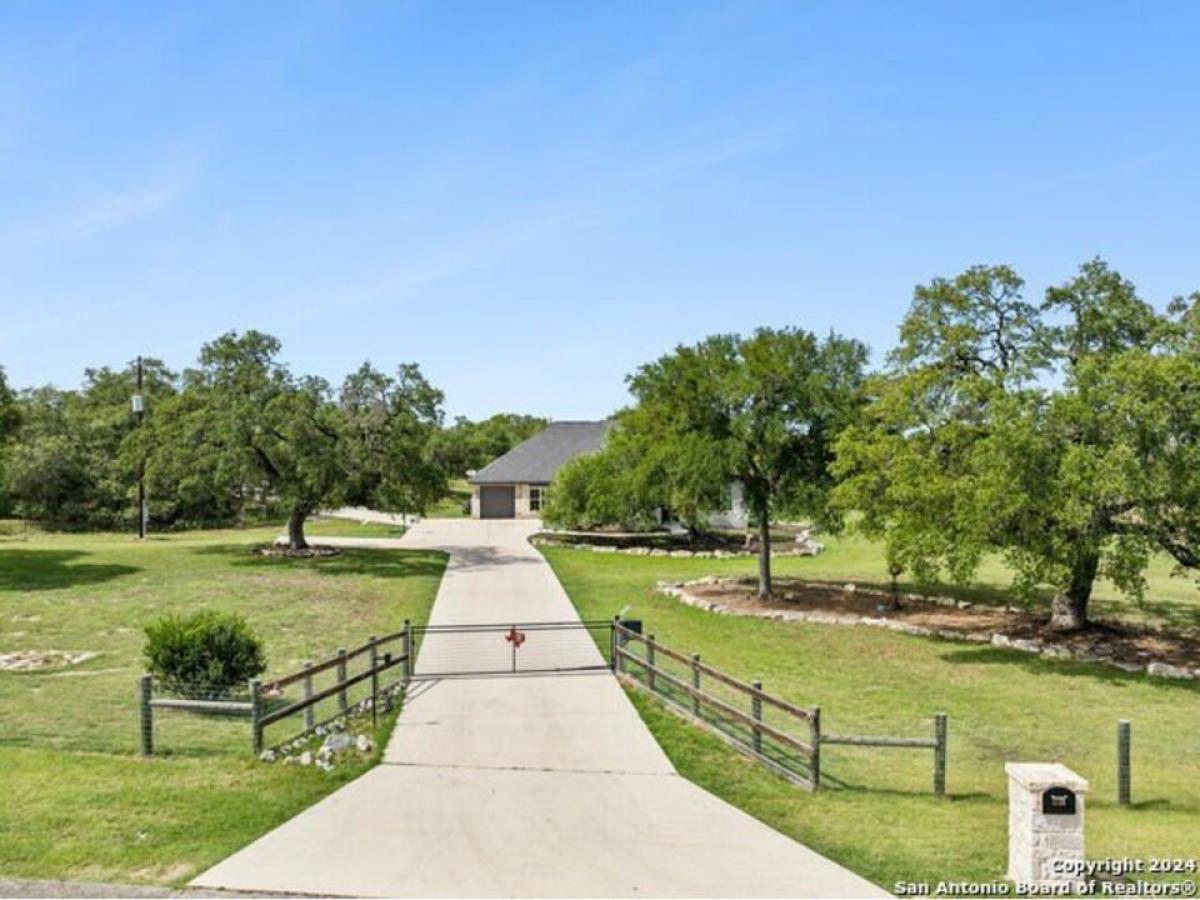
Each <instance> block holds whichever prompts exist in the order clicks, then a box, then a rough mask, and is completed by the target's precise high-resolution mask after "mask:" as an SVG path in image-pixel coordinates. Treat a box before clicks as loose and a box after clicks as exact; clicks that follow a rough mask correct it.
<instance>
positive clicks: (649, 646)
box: [646, 634, 654, 694]
mask: <svg viewBox="0 0 1200 900" xmlns="http://www.w3.org/2000/svg"><path fill="white" fill-rule="evenodd" d="M646 663H647V664H648V666H649V667H648V668H647V669H646V681H647V683H648V684H649V685H650V693H652V694H653V693H654V635H652V634H648V635H646Z"/></svg>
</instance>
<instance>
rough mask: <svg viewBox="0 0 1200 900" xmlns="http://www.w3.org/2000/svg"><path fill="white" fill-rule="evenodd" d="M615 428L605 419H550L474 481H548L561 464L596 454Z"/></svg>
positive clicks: (544, 482)
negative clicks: (575, 420)
mask: <svg viewBox="0 0 1200 900" xmlns="http://www.w3.org/2000/svg"><path fill="white" fill-rule="evenodd" d="M612 427H613V422H612V421H611V420H606V421H603V422H551V423H550V424H549V425H547V426H546V427H545V428H543V429H542V430H541V431H539V432H538V433H537V434H535V435H533V436H532V437H530V438H529V439H528V440H526V441H523V442H521V443H520V444H517V446H515V447H513V448H512V449H511V450H509V451H508V452H507V453H505V454H504V455H503V456H501V457H498V458H496V459H494V460H492V461H491V462H490V463H488V464H487V465H486V466H484V467H483V468H482V469H480V470H479V471H478V472H476V473H475V475H474V476H472V478H471V479H470V481H471V483H472V484H549V483H550V482H551V481H553V480H554V475H555V473H556V472H558V470H559V469H560V468H562V466H563V465H564V464H565V463H567V462H569V461H570V460H572V459H574V458H575V457H576V456H580V455H582V454H584V453H595V452H596V451H597V450H599V449H600V448H601V447H603V446H604V440H605V438H606V437H607V436H608V432H609V430H610V429H611V428H612Z"/></svg>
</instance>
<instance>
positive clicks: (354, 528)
mask: <svg viewBox="0 0 1200 900" xmlns="http://www.w3.org/2000/svg"><path fill="white" fill-rule="evenodd" d="M280 530H281V531H282V530H283V529H282V528H281V529H280ZM407 530H408V529H407V528H405V527H404V526H403V525H389V524H387V523H386V522H358V521H355V520H354V519H333V518H323V519H313V520H312V521H310V522H308V523H307V524H306V525H305V526H304V534H305V535H306V536H307V537H383V538H398V537H404V532H405V531H407Z"/></svg>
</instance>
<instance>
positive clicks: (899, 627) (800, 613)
mask: <svg viewBox="0 0 1200 900" xmlns="http://www.w3.org/2000/svg"><path fill="white" fill-rule="evenodd" d="M747 583H753V580H752V579H746V578H718V577H716V576H713V575H710V576H708V577H706V578H699V579H696V580H694V581H660V582H658V591H659V593H662V594H666V595H667V596H669V597H674V598H676V599H677V600H679V601H680V602H681V603H684V604H686V605H688V606H693V607H696V608H697V609H703V610H706V611H708V612H712V613H717V614H718V615H732V616H749V617H752V618H759V619H774V620H777V621H785V622H813V623H815V624H818V625H866V626H868V627H872V628H883V629H886V630H888V631H898V632H900V633H902V634H911V635H917V636H921V637H938V638H942V639H943V640H948V641H969V642H974V643H981V644H992V645H993V646H995V647H1003V648H1005V649H1009V650H1020V651H1022V652H1025V653H1035V654H1038V655H1040V656H1044V657H1046V658H1047V659H1073V660H1076V661H1077V662H1087V663H1100V664H1103V665H1108V666H1114V667H1116V668H1118V669H1121V670H1123V671H1125V672H1131V673H1142V674H1146V675H1149V676H1150V677H1152V678H1168V679H1178V680H1194V679H1200V668H1195V669H1189V668H1186V667H1184V666H1175V665H1171V664H1169V663H1165V662H1150V663H1147V664H1142V663H1131V662H1125V661H1123V660H1116V659H1112V658H1110V657H1107V656H1105V655H1103V654H1102V653H1097V652H1095V651H1084V652H1077V651H1075V650H1074V649H1072V648H1070V647H1063V646H1060V645H1057V644H1047V643H1045V642H1043V641H1038V640H1031V639H1028V638H1014V637H1009V636H1008V635H1006V634H1001V633H999V632H993V631H974V632H970V631H968V632H962V631H955V630H953V629H948V628H929V627H926V626H924V625H913V624H911V623H909V622H899V621H896V620H894V619H886V618H883V617H878V616H860V615H857V614H848V613H831V612H827V611H824V610H803V609H795V610H778V609H772V610H761V611H753V610H745V609H734V608H732V607H729V606H726V605H725V604H723V603H717V602H714V601H710V600H706V599H704V598H702V597H698V596H697V595H695V594H693V593H691V592H689V591H688V587H690V586H693V585H715V584H747ZM804 584H805V585H806V586H809V587H813V588H824V589H827V590H842V591H846V592H847V593H855V592H857V593H863V594H866V595H867V596H872V597H878V598H880V599H883V600H887V601H889V602H890V601H891V599H892V595H891V594H890V593H888V592H886V591H879V590H874V589H872V588H863V587H862V586H860V585H856V584H844V585H838V584H831V583H828V582H821V581H806V582H804ZM905 596H906V597H911V598H912V599H919V600H924V601H926V602H928V603H936V604H938V605H940V606H956V607H958V608H959V609H969V608H970V607H971V606H972V604H971V602H970V601H968V600H955V599H954V598H953V597H936V596H918V595H913V594H907V595H905ZM1007 609H1008V610H1009V611H1010V612H1011V611H1016V612H1019V611H1020V610H1019V608H1017V607H1007Z"/></svg>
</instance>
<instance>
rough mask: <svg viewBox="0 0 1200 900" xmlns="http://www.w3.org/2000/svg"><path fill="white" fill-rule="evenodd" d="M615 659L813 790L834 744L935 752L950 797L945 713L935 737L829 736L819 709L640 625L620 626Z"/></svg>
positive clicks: (627, 673) (643, 683) (669, 701)
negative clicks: (673, 667)
mask: <svg viewBox="0 0 1200 900" xmlns="http://www.w3.org/2000/svg"><path fill="white" fill-rule="evenodd" d="M631 625H634V626H636V627H630V626H631ZM634 648H638V649H640V652H638V650H635V649H634ZM610 656H611V663H612V668H613V671H614V672H615V673H617V674H618V675H620V676H623V677H624V678H625V679H626V680H627V681H629V682H631V683H633V684H634V685H636V686H637V687H639V688H641V689H643V690H645V691H647V692H648V693H650V694H652V695H654V696H655V697H657V698H658V699H659V700H661V701H663V702H664V703H665V704H666V705H667V706H669V707H671V708H672V709H674V710H675V711H676V712H679V713H681V714H683V715H684V716H685V717H687V718H689V719H691V720H693V721H696V722H698V723H699V724H701V725H704V726H705V727H707V728H708V729H709V730H711V731H713V732H714V733H716V734H717V735H718V736H719V737H721V738H722V739H723V740H725V741H726V742H727V743H729V744H731V745H733V746H734V747H735V748H736V749H738V750H740V751H742V752H743V753H745V754H747V755H748V756H750V757H752V758H754V759H756V760H757V761H759V762H761V763H763V764H765V765H766V766H768V767H769V768H771V769H773V770H774V771H776V772H777V773H779V774H781V775H783V776H784V777H786V778H789V779H790V780H792V781H794V782H796V783H797V784H800V785H801V786H803V787H806V788H808V789H809V790H813V791H815V790H817V789H818V788H819V787H820V785H821V773H822V769H821V765H822V763H821V747H823V746H825V745H827V744H828V745H843V746H855V747H878V748H898V749H923V750H932V751H933V792H934V793H935V794H936V795H938V796H943V795H944V794H945V793H946V746H947V717H946V714H945V713H937V714H936V715H935V716H934V717H933V735H932V736H931V737H892V736H884V735H879V736H875V735H846V734H824V733H822V730H821V708H820V707H819V706H812V707H804V706H798V705H796V704H794V703H790V702H788V701H786V700H784V699H783V698H781V697H777V696H775V695H774V694H769V693H767V692H766V691H764V690H763V688H762V682H760V681H744V680H742V679H740V678H736V677H734V676H732V675H730V674H729V673H727V672H724V671H722V670H720V669H717V668H715V667H713V666H711V665H709V664H707V663H704V662H702V661H701V660H700V656H699V654H692V655H688V654H686V653H682V652H680V651H679V650H676V649H674V648H672V647H667V646H664V645H663V644H660V643H659V642H658V641H657V640H655V637H654V635H653V634H648V635H643V634H642V633H641V630H640V623H632V622H629V623H627V622H622V621H621V620H620V619H616V620H614V622H613V638H612V647H611V651H610ZM663 660H667V661H669V662H671V663H675V664H677V666H678V667H681V668H682V667H686V671H685V672H679V671H675V672H672V671H670V670H669V669H668V668H666V667H665V666H664V664H663ZM688 675H690V678H689V677H686V676H688ZM706 679H707V680H708V681H709V682H710V683H714V682H715V683H716V684H717V685H719V686H720V687H721V688H723V689H725V691H726V696H725V697H718V696H716V695H715V694H714V693H713V691H712V690H711V689H709V690H706V689H704V686H703V685H704V682H705V680H706ZM764 708H766V709H768V710H775V711H776V712H777V713H779V714H780V715H779V716H778V717H777V720H776V721H775V722H770V723H768V722H766V721H764ZM797 724H802V725H803V726H805V728H806V731H807V734H806V736H805V737H800V736H798V735H797V734H795V733H793V729H794V728H795V727H796V725H797Z"/></svg>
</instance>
